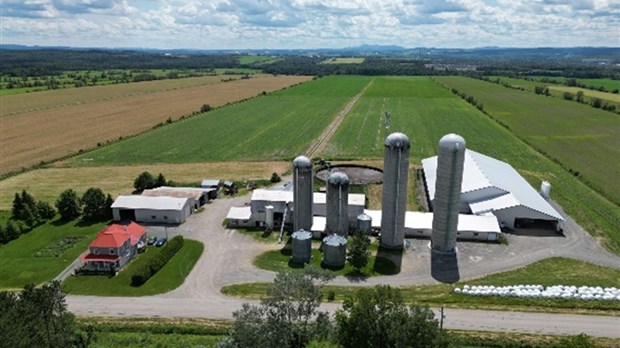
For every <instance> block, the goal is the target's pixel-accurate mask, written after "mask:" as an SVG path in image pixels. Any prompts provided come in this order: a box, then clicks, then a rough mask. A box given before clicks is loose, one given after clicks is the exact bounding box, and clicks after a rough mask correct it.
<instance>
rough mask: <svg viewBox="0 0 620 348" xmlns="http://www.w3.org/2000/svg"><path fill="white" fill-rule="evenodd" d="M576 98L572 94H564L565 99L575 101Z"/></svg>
mask: <svg viewBox="0 0 620 348" xmlns="http://www.w3.org/2000/svg"><path fill="white" fill-rule="evenodd" d="M574 98H575V96H574V95H573V94H572V93H571V92H564V99H566V100H573V99H574Z"/></svg>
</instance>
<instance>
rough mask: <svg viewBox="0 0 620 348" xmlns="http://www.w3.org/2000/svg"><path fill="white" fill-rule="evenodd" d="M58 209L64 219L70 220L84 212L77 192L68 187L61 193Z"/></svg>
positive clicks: (57, 203) (57, 202) (57, 204)
mask: <svg viewBox="0 0 620 348" xmlns="http://www.w3.org/2000/svg"><path fill="white" fill-rule="evenodd" d="M56 209H58V213H59V214H60V217H61V218H62V219H63V220H66V221H69V220H73V219H75V218H77V217H78V216H80V214H81V213H82V208H81V206H80V201H79V199H78V195H77V192H75V191H73V190H72V189H67V190H65V191H63V192H62V193H61V194H60V197H58V200H57V201H56Z"/></svg>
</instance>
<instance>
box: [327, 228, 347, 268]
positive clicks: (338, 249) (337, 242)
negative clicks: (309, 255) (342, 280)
mask: <svg viewBox="0 0 620 348" xmlns="http://www.w3.org/2000/svg"><path fill="white" fill-rule="evenodd" d="M346 258H347V239H346V238H345V237H343V236H340V235H337V234H330V235H329V236H327V237H325V238H323V264H324V265H325V266H328V267H334V268H340V267H343V266H344V263H345V261H346Z"/></svg>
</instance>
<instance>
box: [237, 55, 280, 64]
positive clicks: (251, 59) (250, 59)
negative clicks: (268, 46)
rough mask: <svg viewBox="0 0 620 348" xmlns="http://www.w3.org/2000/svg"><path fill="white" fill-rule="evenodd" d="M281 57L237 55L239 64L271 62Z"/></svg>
mask: <svg viewBox="0 0 620 348" xmlns="http://www.w3.org/2000/svg"><path fill="white" fill-rule="evenodd" d="M280 59H281V58H277V57H272V56H239V64H244V65H247V64H251V65H255V66H256V65H261V64H266V63H273V62H276V61H278V60H280Z"/></svg>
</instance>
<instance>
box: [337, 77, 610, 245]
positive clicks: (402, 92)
mask: <svg viewBox="0 0 620 348" xmlns="http://www.w3.org/2000/svg"><path fill="white" fill-rule="evenodd" d="M446 79H448V78H446ZM464 80H465V79H464ZM442 81H443V79H442ZM465 81H469V80H465ZM471 81H472V83H473V82H476V83H477V82H480V83H486V82H482V81H477V80H471ZM488 85H490V86H491V87H490V88H491V89H493V90H497V89H499V88H502V89H505V90H507V91H513V90H510V89H507V88H503V87H501V86H497V85H495V84H490V83H488ZM459 90H460V88H459ZM514 92H518V91H514ZM498 93H499V94H500V95H501V94H502V93H505V92H504V91H502V90H500V91H499V92H498ZM519 93H521V94H524V95H525V97H527V96H533V97H537V96H535V95H531V94H530V93H527V92H519ZM471 94H473V95H475V96H476V98H478V96H477V94H475V93H471ZM540 98H542V99H543V100H545V101H550V102H553V101H554V100H555V99H554V98H544V97H540ZM480 99H482V98H479V100H480ZM558 101H559V100H558ZM483 102H484V100H483ZM567 103H568V102H567ZM484 105H485V108H486V105H487V103H486V102H484ZM551 105H553V104H551ZM568 105H569V107H570V106H573V105H572V104H571V103H568ZM576 106H580V105H574V106H573V107H576ZM513 107H514V106H513ZM540 107H542V106H540ZM585 108H586V110H588V111H598V110H593V109H592V110H591V108H589V107H585ZM385 111H390V113H391V116H390V119H391V126H390V129H389V130H386V129H385V119H386V116H385ZM605 114H609V116H613V117H617V116H616V115H614V114H611V113H605ZM522 122H523V123H525V124H532V123H534V122H537V121H536V119H530V120H527V119H524V120H523V121H522ZM617 126H618V123H616V124H615V125H612V127H617ZM556 127H557V126H556ZM511 129H512V128H511ZM533 129H535V128H533ZM533 129H529V128H526V129H524V132H526V133H525V134H522V136H526V135H528V134H532V133H533ZM395 131H401V132H404V133H405V134H407V135H408V136H409V138H410V139H411V162H412V163H419V162H420V160H421V159H422V158H425V157H428V156H434V155H435V154H436V147H437V142H438V141H439V139H440V138H441V137H442V136H443V135H444V134H446V133H450V132H454V133H458V134H460V135H462V136H463V137H464V138H465V140H466V141H467V147H468V148H471V149H473V150H476V151H479V152H481V153H484V154H486V155H489V156H492V157H495V158H498V159H500V160H503V161H506V162H508V163H510V164H512V165H513V166H514V167H515V168H516V169H517V170H518V171H519V172H520V173H521V174H523V175H524V176H525V177H526V179H528V181H529V182H530V183H531V184H532V185H533V186H534V187H538V186H539V185H540V182H541V181H542V180H548V181H550V182H551V184H552V185H553V187H554V188H553V190H552V193H551V196H552V198H553V199H554V200H556V201H557V202H558V203H560V204H561V205H562V207H563V209H564V210H565V211H566V212H567V213H569V214H570V215H571V216H572V217H574V218H575V219H576V220H577V221H578V222H579V223H580V224H581V225H582V226H583V227H584V228H585V229H587V230H588V231H589V232H590V233H592V234H593V235H594V236H596V237H598V238H601V239H602V240H604V243H605V245H606V246H607V247H608V248H609V249H610V250H612V251H614V252H616V253H620V207H618V206H617V205H615V204H613V203H611V202H610V201H609V200H607V199H605V198H604V197H602V196H601V195H599V194H598V193H596V192H594V191H593V190H592V189H591V188H590V187H588V186H586V185H585V184H583V183H582V182H581V181H579V180H577V178H575V177H573V176H572V175H571V174H570V173H569V172H568V171H566V170H565V169H563V168H561V167H560V166H559V165H557V164H555V163H553V162H552V161H551V160H549V159H547V158H545V157H544V156H542V155H541V154H540V153H538V152H537V151H535V150H534V149H533V148H531V147H529V146H528V145H527V144H525V143H524V142H522V141H521V140H519V139H518V138H517V137H515V135H514V134H512V133H511V132H510V131H508V130H507V129H505V128H504V127H502V126H501V125H499V124H498V123H497V122H495V121H493V120H492V119H490V118H489V117H488V116H486V115H484V114H482V113H481V112H480V111H478V110H477V109H476V108H474V107H473V106H471V105H469V104H467V103H465V102H464V101H463V100H461V99H460V98H458V97H456V96H454V95H453V94H452V93H450V92H449V90H448V89H445V88H443V87H442V86H440V85H439V84H437V83H435V82H433V81H432V80H431V79H430V78H426V77H382V78H376V79H375V81H374V83H373V84H372V85H371V86H370V88H368V90H367V91H366V93H365V94H364V95H363V96H362V97H361V98H360V99H359V101H358V103H357V105H356V106H355V107H354V108H353V109H352V110H351V112H350V113H349V114H348V116H347V117H346V118H345V120H344V121H343V123H342V125H341V127H340V128H339V129H338V131H337V132H336V134H335V135H334V137H333V138H332V141H331V142H330V144H329V145H328V147H327V150H326V155H327V156H334V157H336V158H339V157H340V158H352V157H357V158H372V157H374V158H376V157H381V156H382V155H383V141H384V139H385V136H386V135H387V134H388V133H391V132H395ZM550 131H552V130H550ZM584 131H585V130H584ZM594 139H596V138H594ZM584 146H592V147H595V146H596V145H592V144H585V145H584ZM602 150H607V148H605V147H604V148H603V149H602ZM575 155H576V156H583V158H581V160H583V161H589V160H590V159H589V158H588V157H589V155H588V154H582V153H580V152H577V153H575ZM616 158H618V157H616ZM613 163H616V167H617V163H618V162H617V161H613V158H612V159H610V162H608V167H609V165H613ZM616 169H617V168H616ZM617 177H618V176H616V178H617ZM611 184H612V185H614V188H615V189H618V186H619V185H618V184H617V183H614V182H612V183H611Z"/></svg>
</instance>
